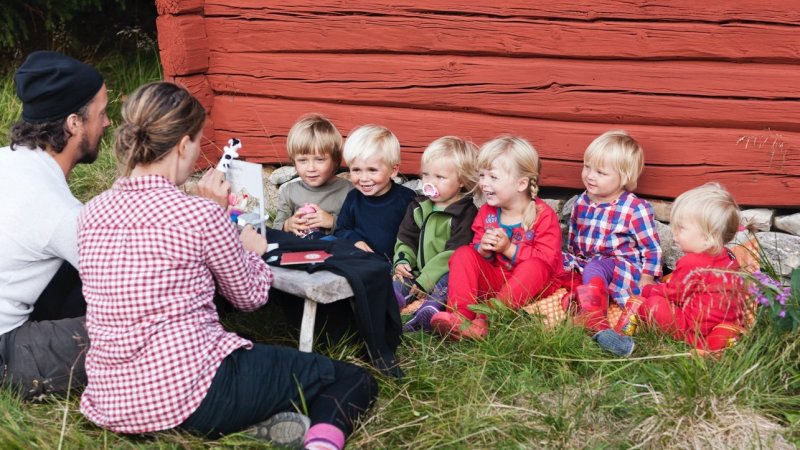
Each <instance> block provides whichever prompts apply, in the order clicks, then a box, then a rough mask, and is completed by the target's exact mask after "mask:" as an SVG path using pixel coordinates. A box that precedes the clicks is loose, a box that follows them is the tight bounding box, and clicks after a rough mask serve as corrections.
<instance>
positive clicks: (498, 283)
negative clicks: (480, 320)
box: [447, 246, 553, 320]
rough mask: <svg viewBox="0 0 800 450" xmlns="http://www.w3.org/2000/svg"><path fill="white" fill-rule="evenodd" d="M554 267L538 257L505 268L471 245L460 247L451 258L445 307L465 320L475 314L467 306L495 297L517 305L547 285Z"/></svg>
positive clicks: (523, 303) (540, 291) (522, 304)
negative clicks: (485, 256) (482, 254)
mask: <svg viewBox="0 0 800 450" xmlns="http://www.w3.org/2000/svg"><path fill="white" fill-rule="evenodd" d="M552 276H553V269H552V268H551V267H550V266H548V265H547V264H545V263H544V262H542V261H541V260H538V259H529V260H527V261H522V262H520V263H519V264H517V265H516V266H514V267H513V268H512V269H511V270H507V269H505V268H503V267H501V266H499V265H496V264H495V263H494V262H493V261H491V260H487V259H486V258H484V257H483V256H481V255H480V254H479V253H478V251H477V250H475V248H474V247H472V246H464V247H461V248H459V249H458V250H456V251H455V253H453V256H451V257H450V282H449V287H448V292H447V306H448V308H449V309H451V310H455V311H458V312H459V313H460V314H461V315H463V316H464V317H466V318H467V319H470V320H472V319H474V318H475V317H476V314H475V313H474V312H472V311H470V310H469V308H468V307H469V305H474V304H476V303H478V302H479V301H483V300H486V299H488V298H492V297H495V298H497V299H499V300H500V301H502V302H503V303H505V304H506V305H508V306H509V307H511V308H519V307H521V306H524V305H525V304H527V303H528V302H529V301H530V300H531V299H532V298H535V297H536V296H537V295H539V294H540V293H542V291H543V290H545V289H546V288H548V287H549V286H550V284H551V283H550V281H551V278H552Z"/></svg>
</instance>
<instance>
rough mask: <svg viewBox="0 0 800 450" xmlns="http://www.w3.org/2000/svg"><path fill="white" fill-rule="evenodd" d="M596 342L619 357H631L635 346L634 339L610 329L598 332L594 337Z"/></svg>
mask: <svg viewBox="0 0 800 450" xmlns="http://www.w3.org/2000/svg"><path fill="white" fill-rule="evenodd" d="M594 340H595V341H597V343H598V344H600V347H603V349H605V350H607V351H609V352H611V353H613V354H615V355H617V356H624V357H628V356H631V353H633V348H634V346H635V345H634V342H633V338H632V337H630V336H624V335H621V334H619V333H617V332H616V331H614V330H612V329H610V328H609V329H605V330H601V331H598V332H597V333H596V334H595V335H594Z"/></svg>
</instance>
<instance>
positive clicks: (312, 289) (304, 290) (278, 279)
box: [270, 266, 353, 352]
mask: <svg viewBox="0 0 800 450" xmlns="http://www.w3.org/2000/svg"><path fill="white" fill-rule="evenodd" d="M270 268H271V269H272V275H273V279H272V287H273V288H274V289H277V290H279V291H283V292H286V293H287V294H292V295H296V296H298V297H301V298H303V299H304V300H305V306H304V307H303V320H302V322H301V323H300V346H299V348H300V351H301V352H310V351H311V347H312V346H313V344H314V320H315V319H316V317H317V304H318V303H323V304H327V303H333V302H338V301H339V300H343V299H346V298H349V297H352V296H353V289H352V288H351V287H350V283H348V282H347V279H346V278H344V277H343V276H341V275H336V274H334V273H331V272H327V271H324V270H321V271H319V272H314V273H308V272H306V271H304V270H297V269H286V268H283V267H274V266H270Z"/></svg>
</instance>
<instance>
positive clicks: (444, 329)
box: [431, 311, 489, 341]
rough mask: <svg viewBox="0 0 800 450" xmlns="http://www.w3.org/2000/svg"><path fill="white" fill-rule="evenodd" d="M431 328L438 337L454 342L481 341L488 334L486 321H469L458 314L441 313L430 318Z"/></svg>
mask: <svg viewBox="0 0 800 450" xmlns="http://www.w3.org/2000/svg"><path fill="white" fill-rule="evenodd" d="M431 327H432V328H433V329H434V331H436V332H437V333H438V334H439V335H441V336H443V337H446V338H450V339H452V340H454V341H460V340H462V339H483V338H485V337H486V335H487V334H489V328H488V327H487V325H486V320H484V319H475V320H469V319H467V318H465V317H463V316H462V315H460V314H458V313H452V312H448V311H441V312H438V313H436V314H434V315H433V317H431Z"/></svg>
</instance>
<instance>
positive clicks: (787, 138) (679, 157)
mask: <svg viewBox="0 0 800 450" xmlns="http://www.w3.org/2000/svg"><path fill="white" fill-rule="evenodd" d="M311 111H317V112H321V113H324V114H326V115H328V116H329V117H330V118H331V119H332V120H333V121H334V123H335V124H336V125H337V126H338V127H339V129H340V130H341V131H342V134H344V135H346V134H347V133H348V132H349V130H350V129H352V128H353V127H355V126H357V125H361V124H364V123H370V122H372V123H379V124H382V125H385V126H387V127H389V128H390V129H391V130H392V131H393V132H394V133H395V134H396V135H397V136H398V138H399V139H400V142H401V144H402V146H403V161H402V163H401V170H402V171H403V172H404V173H416V172H418V167H419V155H420V153H421V152H422V151H423V150H424V148H425V146H426V145H427V144H428V143H430V142H431V141H432V140H434V139H436V138H438V137H440V136H443V135H446V134H455V135H459V136H462V137H465V138H469V139H472V140H473V141H475V142H476V143H478V144H480V143H482V142H484V141H486V140H488V139H490V138H492V137H494V136H496V135H498V134H501V133H514V134H519V135H522V136H524V137H526V138H528V139H529V140H530V141H531V142H532V143H533V144H534V145H535V146H536V148H537V149H538V150H539V152H540V154H541V156H542V159H543V167H544V168H543V174H542V176H543V178H542V184H543V186H558V187H571V188H581V186H582V185H581V181H580V167H581V161H582V157H583V151H584V150H585V148H586V146H587V145H588V144H589V143H590V142H591V141H592V140H593V139H594V138H595V137H596V136H598V135H599V134H600V133H602V132H604V131H606V130H608V129H612V128H616V127H615V126H613V125H610V124H598V123H569V122H558V121H545V120H538V119H523V118H511V117H487V116H484V115H480V114H470V113H460V112H441V111H426V110H411V109H404V108H388V107H365V106H353V105H336V104H330V103H317V102H302V101H286V100H279V99H267V98H256V97H243V96H239V97H235V96H227V95H220V96H217V97H216V99H215V103H214V111H213V113H212V118H213V119H214V122H215V130H216V131H215V133H216V138H217V140H218V142H217V144H218V145H220V146H221V145H222V144H223V143H224V141H225V140H226V139H227V138H228V137H230V136H236V137H238V138H240V139H242V140H243V142H244V143H246V145H245V148H246V150H245V151H244V152H243V154H244V156H245V157H247V159H248V160H251V161H258V162H286V161H287V159H288V158H287V156H286V150H285V147H284V146H285V136H286V133H287V131H288V129H289V128H290V127H291V125H292V123H293V122H294V121H295V120H296V118H297V117H299V116H300V115H302V114H304V113H307V112H311ZM625 129H627V130H628V131H629V132H631V133H632V134H633V135H634V137H636V138H637V139H638V140H639V141H640V142H641V143H642V145H643V147H644V148H645V153H646V161H647V168H646V171H645V174H644V175H643V177H642V179H641V180H640V183H639V188H638V190H637V192H639V193H641V194H644V195H649V196H656V197H676V196H677V195H679V194H680V193H681V192H684V191H685V190H687V189H689V188H691V187H694V186H697V185H699V184H702V183H703V182H706V181H719V182H721V183H723V184H725V185H726V186H727V187H728V188H729V189H730V190H731V191H732V192H733V193H734V195H735V196H736V198H737V200H738V201H739V202H740V203H742V204H745V205H764V206H778V205H782V206H790V205H800V196H798V195H787V193H792V192H794V193H800V133H793V132H779V131H754V130H742V129H716V128H697V127H658V126H647V125H631V126H626V127H625Z"/></svg>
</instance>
